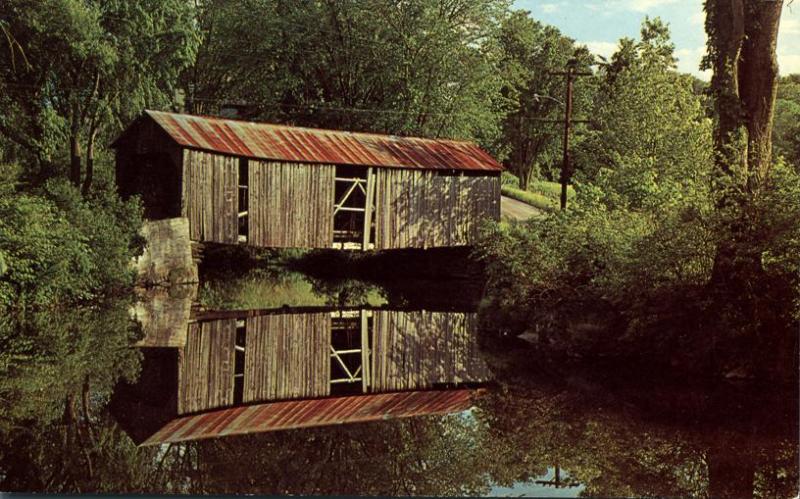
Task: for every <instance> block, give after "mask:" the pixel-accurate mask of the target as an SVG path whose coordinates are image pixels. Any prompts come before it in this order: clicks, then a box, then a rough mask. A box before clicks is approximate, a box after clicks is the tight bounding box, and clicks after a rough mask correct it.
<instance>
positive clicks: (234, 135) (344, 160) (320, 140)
mask: <svg viewBox="0 0 800 499" xmlns="http://www.w3.org/2000/svg"><path fill="white" fill-rule="evenodd" d="M145 113H146V114H147V116H149V117H150V118H152V119H153V120H154V121H155V122H156V123H158V125H159V126H160V127H161V128H163V129H164V130H165V131H166V132H167V134H169V136H170V137H171V138H172V139H173V140H174V141H175V142H177V143H178V144H180V145H181V146H184V147H191V148H196V149H204V150H208V151H214V152H219V153H223V154H231V155H234V156H246V157H251V158H260V159H272V160H278V161H293V162H307V163H333V164H345V165H369V166H384V167H396V168H419V169H426V170H429V169H444V170H489V171H500V170H502V166H501V165H500V164H499V163H498V162H497V160H495V159H494V158H493V157H491V156H490V155H489V154H488V153H486V152H485V151H483V150H482V149H481V148H479V147H478V146H476V145H475V144H472V143H470V142H462V141H456V140H439V139H436V140H434V139H421V138H413V137H396V136H392V135H377V134H370V133H353V132H343V131H334V130H319V129H314V128H300V127H292V126H284V125H271V124H267V123H253V122H246V121H238V120H226V119H222V118H211V117H201V116H192V115H187V114H176V113H165V112H160V111H145Z"/></svg>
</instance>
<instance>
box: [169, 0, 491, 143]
mask: <svg viewBox="0 0 800 499" xmlns="http://www.w3.org/2000/svg"><path fill="white" fill-rule="evenodd" d="M506 5H507V2H506V1H504V0H479V1H474V0H456V1H455V2H449V3H448V4H447V5H444V4H442V3H441V2H438V1H435V0H414V1H412V2H402V3H397V2H389V1H385V0H366V1H362V2H304V3H301V4H298V5H292V6H291V7H290V6H288V5H287V4H286V3H285V2H280V1H275V0H260V1H251V2H248V3H247V8H242V4H240V3H235V2H227V1H213V0H210V1H207V2H203V3H202V7H201V10H200V12H199V19H198V21H199V27H200V32H201V34H202V37H203V43H202V46H201V48H200V50H199V53H198V57H197V59H196V61H195V65H194V67H192V68H191V69H189V70H187V71H186V72H185V73H184V80H183V81H184V85H185V88H186V89H187V95H188V96H189V97H190V98H191V100H192V104H193V106H194V109H195V111H196V112H199V113H209V112H212V113H213V112H214V110H217V109H219V108H220V106H221V105H222V104H224V103H226V102H245V103H248V105H249V106H248V107H247V108H246V113H247V116H248V117H253V118H258V119H261V120H265V121H279V122H289V123H294V124H299V125H310V126H317V127H322V128H335V129H345V130H357V131H376V132H385V133H392V134H400V135H422V136H428V137H454V138H456V137H458V138H468V139H475V140H478V141H480V142H481V143H482V144H485V145H492V144H493V143H494V139H495V138H496V135H497V131H498V130H497V122H498V116H499V112H500V109H499V104H498V102H497V101H498V95H497V90H498V87H499V84H500V80H499V77H498V74H497V71H496V70H495V67H494V65H493V57H494V55H493V53H492V52H491V50H492V48H491V46H490V45H488V44H486V43H485V40H486V39H487V38H488V37H489V36H490V35H491V34H492V32H493V31H494V29H495V27H496V26H497V23H498V20H499V18H500V16H501V15H502V14H503V13H504V11H505V8H506ZM253 18H257V19H259V20H260V22H259V28H258V29H257V30H254V29H252V19H253ZM377 19H380V22H376V20H377Z"/></svg>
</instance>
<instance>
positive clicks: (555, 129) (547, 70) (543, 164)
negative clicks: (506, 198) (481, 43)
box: [496, 11, 592, 189]
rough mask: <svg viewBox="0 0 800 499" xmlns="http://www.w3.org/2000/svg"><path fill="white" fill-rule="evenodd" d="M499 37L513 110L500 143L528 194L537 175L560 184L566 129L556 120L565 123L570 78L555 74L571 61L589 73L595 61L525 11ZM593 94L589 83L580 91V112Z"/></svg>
mask: <svg viewBox="0 0 800 499" xmlns="http://www.w3.org/2000/svg"><path fill="white" fill-rule="evenodd" d="M496 36H497V43H498V45H499V48H500V53H501V54H502V56H501V60H500V67H501V72H502V74H504V75H505V76H506V77H505V81H504V83H503V87H502V89H501V92H502V95H503V97H504V98H505V99H506V101H507V105H508V112H507V114H506V115H505V117H504V118H503V122H502V130H503V135H502V136H501V139H500V140H501V144H502V145H503V147H505V148H507V149H508V151H507V153H508V158H507V160H506V166H507V167H508V169H509V170H510V171H511V172H513V173H514V174H515V175H517V177H519V179H520V186H521V187H522V188H523V189H527V187H528V183H529V181H530V179H531V176H532V175H537V174H541V173H546V175H547V176H548V177H549V178H551V179H552V178H554V176H553V174H552V173H551V172H550V167H551V163H552V162H553V161H554V160H555V159H556V158H557V157H560V151H561V148H560V145H561V141H560V139H561V137H562V135H563V125H561V124H559V123H558V122H557V121H556V120H559V119H562V118H563V115H564V109H563V106H564V105H565V103H564V100H565V99H566V97H565V96H564V85H565V84H564V76H563V75H557V74H554V72H557V71H563V70H564V68H565V67H566V66H567V63H568V62H570V61H574V67H575V68H576V69H578V70H583V71H586V70H587V69H588V65H589V64H590V63H591V62H592V56H591V54H589V52H588V51H587V50H586V48H585V47H580V46H577V45H576V44H575V42H574V41H573V40H571V39H569V38H567V37H565V36H563V35H562V34H561V33H560V32H559V31H558V30H557V29H556V28H554V27H553V26H546V25H543V24H541V23H539V22H537V21H535V20H533V19H531V17H530V16H529V13H528V12H525V11H517V12H514V13H512V14H511V15H509V16H508V17H507V18H506V19H504V20H503V23H502V24H501V26H500V29H499V30H498V33H497V35H496ZM590 89H591V86H590V85H589V84H587V83H586V82H581V85H578V92H577V94H576V96H575V102H576V105H577V108H578V109H581V110H582V109H585V108H588V105H589V97H590ZM547 120H550V121H547ZM537 166H538V168H537ZM537 170H539V171H537ZM542 170H543V171H542Z"/></svg>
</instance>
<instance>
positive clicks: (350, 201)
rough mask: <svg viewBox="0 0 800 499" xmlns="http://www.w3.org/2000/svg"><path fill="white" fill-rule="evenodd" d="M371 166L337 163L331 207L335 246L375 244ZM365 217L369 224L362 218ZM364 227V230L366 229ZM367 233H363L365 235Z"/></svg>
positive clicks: (368, 247) (364, 246)
mask: <svg viewBox="0 0 800 499" xmlns="http://www.w3.org/2000/svg"><path fill="white" fill-rule="evenodd" d="M373 184H374V173H373V169H371V168H365V167H363V166H351V165H337V166H336V176H335V191H334V192H335V195H334V199H335V201H334V207H333V247H334V248H337V249H370V248H371V247H374V240H373V237H374V231H373V230H372V225H373V216H372V213H373V209H372V205H373V204H374V201H373V199H372V198H373V196H372V195H371V192H370V191H372V192H374V187H373ZM365 220H368V221H369V225H368V226H367V225H365V223H364V221H365ZM365 228H366V231H365ZM365 234H366V235H365Z"/></svg>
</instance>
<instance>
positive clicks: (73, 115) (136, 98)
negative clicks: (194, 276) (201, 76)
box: [0, 0, 197, 184]
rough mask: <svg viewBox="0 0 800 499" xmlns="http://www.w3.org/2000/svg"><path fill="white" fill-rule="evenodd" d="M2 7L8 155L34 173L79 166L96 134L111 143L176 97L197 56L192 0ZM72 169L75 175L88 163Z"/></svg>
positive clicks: (64, 0) (75, 0)
mask: <svg viewBox="0 0 800 499" xmlns="http://www.w3.org/2000/svg"><path fill="white" fill-rule="evenodd" d="M3 7H4V8H3V12H2V14H0V19H1V20H2V22H3V24H4V26H5V28H4V30H5V31H6V32H7V33H10V34H11V35H13V38H7V37H1V38H0V49H2V50H0V109H2V112H0V133H2V135H3V136H4V137H5V138H6V139H7V140H8V141H9V143H10V144H12V145H13V147H11V148H10V149H11V151H10V152H11V153H12V154H13V155H14V156H13V157H12V158H5V159H6V160H8V159H16V160H18V161H19V162H20V163H21V164H22V165H23V166H24V167H25V171H24V172H23V173H25V174H26V175H29V176H32V177H37V178H39V177H48V176H52V175H57V174H63V173H64V170H63V168H62V167H63V166H64V162H63V161H62V160H63V159H64V158H67V157H69V156H72V157H73V161H74V160H75V158H77V161H78V162H79V163H78V166H79V167H80V160H81V158H80V157H81V156H82V155H83V151H82V150H83V149H84V147H85V148H86V149H87V156H88V154H89V149H90V148H92V147H93V145H94V142H95V139H96V138H99V139H100V140H101V141H102V142H103V143H106V142H108V141H109V140H110V139H111V138H112V137H113V136H114V135H115V134H116V133H118V132H119V130H120V129H121V126H123V125H127V123H129V122H130V120H131V119H133V117H134V116H136V115H138V114H139V113H140V112H141V110H142V108H143V107H166V106H168V105H170V104H171V103H172V101H173V99H174V94H175V88H176V83H177V78H178V75H179V73H180V72H181V71H182V70H183V68H184V67H185V66H186V65H187V64H188V63H189V62H190V61H191V59H192V58H193V56H194V50H195V46H196V42H197V40H196V38H197V37H196V33H195V30H194V26H193V24H192V22H193V20H192V16H191V14H192V7H191V6H190V4H188V3H187V2H184V1H182V0H168V1H161V0H145V1H142V2H135V3H132V2H127V1H124V0H110V1H94V0H58V1H47V2H28V1H24V0H8V1H6V2H4V6H3ZM11 40H13V43H11V42H10V41H11ZM3 41H9V43H11V46H9V47H5V46H4V44H3ZM54 54H57V56H55V57H54ZM71 141H74V142H75V147H76V148H77V149H76V150H71V144H70V142H71ZM3 159H4V158H0V160H3ZM87 168H88V164H87ZM74 173H75V172H71V173H70V175H71V176H73V178H72V180H73V183H76V184H77V183H79V182H80V181H81V178H80V173H81V172H80V169H79V170H78V171H77V174H78V177H77V178H75V177H74V175H73V174H74ZM87 175H88V172H87Z"/></svg>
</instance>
